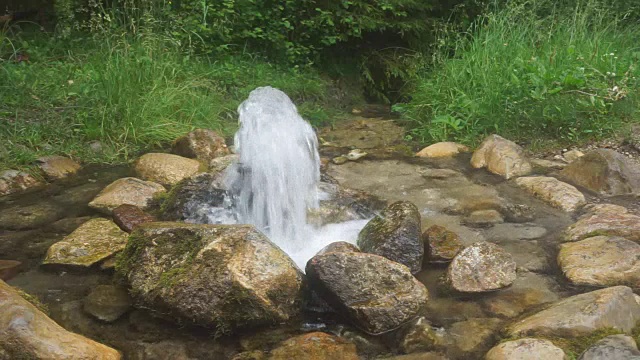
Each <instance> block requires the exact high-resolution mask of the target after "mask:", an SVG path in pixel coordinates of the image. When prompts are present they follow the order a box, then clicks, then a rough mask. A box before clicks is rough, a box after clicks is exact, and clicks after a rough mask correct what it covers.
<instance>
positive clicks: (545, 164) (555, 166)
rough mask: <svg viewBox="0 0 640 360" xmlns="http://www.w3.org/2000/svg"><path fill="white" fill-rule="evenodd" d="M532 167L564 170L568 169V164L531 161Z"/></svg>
mask: <svg viewBox="0 0 640 360" xmlns="http://www.w3.org/2000/svg"><path fill="white" fill-rule="evenodd" d="M531 165H533V167H537V168H539V169H542V170H547V171H550V170H562V169H564V168H565V167H567V164H566V163H563V162H560V161H553V160H545V159H531Z"/></svg>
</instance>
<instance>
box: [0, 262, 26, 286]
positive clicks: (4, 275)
mask: <svg viewBox="0 0 640 360" xmlns="http://www.w3.org/2000/svg"><path fill="white" fill-rule="evenodd" d="M20 265H22V263H21V262H20V261H16V260H0V280H3V281H9V279H11V278H13V277H14V276H16V275H18V273H19V272H20Z"/></svg>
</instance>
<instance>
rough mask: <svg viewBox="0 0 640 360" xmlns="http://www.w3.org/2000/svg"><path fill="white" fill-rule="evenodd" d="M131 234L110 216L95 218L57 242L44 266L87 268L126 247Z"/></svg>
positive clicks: (48, 254)
mask: <svg viewBox="0 0 640 360" xmlns="http://www.w3.org/2000/svg"><path fill="white" fill-rule="evenodd" d="M126 244H127V233H125V232H124V231H122V230H120V228H119V227H118V225H116V224H114V223H113V222H112V221H111V220H107V219H100V218H96V219H91V220H89V221H87V222H86V223H84V224H82V225H80V227H79V228H77V229H76V230H75V231H74V232H72V233H71V234H69V235H68V236H66V237H65V238H64V239H63V240H62V241H59V242H57V243H55V244H53V245H52V246H51V247H50V248H49V250H47V255H46V256H45V259H44V261H43V262H42V264H43V265H49V266H53V265H55V266H70V267H80V268H87V267H90V266H92V265H95V264H97V263H99V262H101V261H103V260H105V259H107V258H109V257H111V256H113V255H114V254H116V253H117V252H119V251H121V250H122V249H124V247H125V245H126Z"/></svg>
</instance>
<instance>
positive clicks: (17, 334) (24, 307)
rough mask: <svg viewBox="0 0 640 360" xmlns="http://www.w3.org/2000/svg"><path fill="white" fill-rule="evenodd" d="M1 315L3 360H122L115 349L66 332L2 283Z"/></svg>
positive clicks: (0, 293)
mask: <svg viewBox="0 0 640 360" xmlns="http://www.w3.org/2000/svg"><path fill="white" fill-rule="evenodd" d="M0 314H2V316H0V358H2V359H6V360H9V359H42V360H44V359H47V360H87V359H94V360H119V359H121V356H120V353H118V351H117V350H114V349H112V348H110V347H108V346H105V345H102V344H99V343H97V342H95V341H93V340H90V339H87V338H86V337H84V336H81V335H78V334H74V333H72V332H69V331H67V330H65V329H64V328H62V327H61V326H60V325H58V324H56V323H55V322H54V321H53V320H51V319H50V318H49V317H47V315H45V314H44V313H43V312H42V311H40V310H39V309H38V308H36V307H35V306H34V305H32V304H31V303H29V302H28V301H27V300H25V299H23V298H22V296H20V294H19V293H18V292H17V291H16V290H15V289H13V288H12V287H11V286H9V285H7V284H6V283H5V282H4V281H1V280H0ZM3 356H4V357H3Z"/></svg>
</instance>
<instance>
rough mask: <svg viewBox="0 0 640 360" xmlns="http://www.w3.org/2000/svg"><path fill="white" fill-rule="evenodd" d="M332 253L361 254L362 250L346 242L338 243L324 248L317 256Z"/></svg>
mask: <svg viewBox="0 0 640 360" xmlns="http://www.w3.org/2000/svg"><path fill="white" fill-rule="evenodd" d="M332 252H360V249H358V247H357V246H355V245H353V244H351V243H348V242H346V241H336V242H332V243H331V244H329V245H327V246H325V247H323V248H322V250H320V251H318V253H317V254H316V255H324V254H328V253H332Z"/></svg>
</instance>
